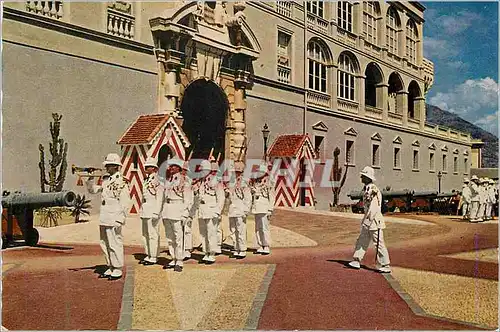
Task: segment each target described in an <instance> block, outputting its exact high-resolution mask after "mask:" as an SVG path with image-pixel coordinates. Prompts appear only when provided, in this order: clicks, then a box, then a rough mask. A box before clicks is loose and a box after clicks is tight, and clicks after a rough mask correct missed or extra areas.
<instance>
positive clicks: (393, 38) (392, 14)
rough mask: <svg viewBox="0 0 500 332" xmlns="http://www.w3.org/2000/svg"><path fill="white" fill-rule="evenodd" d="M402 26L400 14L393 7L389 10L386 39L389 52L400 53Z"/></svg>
mask: <svg viewBox="0 0 500 332" xmlns="http://www.w3.org/2000/svg"><path fill="white" fill-rule="evenodd" d="M399 27H400V23H399V18H398V14H397V13H396V10H395V9H394V8H393V7H390V8H389V10H388V11H387V17H386V40H387V50H388V51H389V53H392V54H398V30H399Z"/></svg>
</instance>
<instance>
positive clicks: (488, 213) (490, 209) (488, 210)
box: [486, 203, 493, 219]
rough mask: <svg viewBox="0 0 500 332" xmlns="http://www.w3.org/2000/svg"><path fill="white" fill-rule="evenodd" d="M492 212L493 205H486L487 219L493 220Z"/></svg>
mask: <svg viewBox="0 0 500 332" xmlns="http://www.w3.org/2000/svg"><path fill="white" fill-rule="evenodd" d="M492 210H493V204H492V203H486V218H488V219H491V218H493V215H492V214H491V212H492Z"/></svg>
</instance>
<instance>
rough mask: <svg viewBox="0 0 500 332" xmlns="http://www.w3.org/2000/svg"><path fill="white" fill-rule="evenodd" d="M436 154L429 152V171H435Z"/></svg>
mask: <svg viewBox="0 0 500 332" xmlns="http://www.w3.org/2000/svg"><path fill="white" fill-rule="evenodd" d="M435 167H436V164H435V162H434V152H432V151H431V152H429V171H435Z"/></svg>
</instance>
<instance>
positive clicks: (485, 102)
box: [422, 1, 498, 136]
mask: <svg viewBox="0 0 500 332" xmlns="http://www.w3.org/2000/svg"><path fill="white" fill-rule="evenodd" d="M422 4H423V5H424V6H425V7H426V10H425V11H424V19H425V23H424V57H425V58H427V59H429V60H431V61H432V62H434V85H433V86H432V88H431V90H430V91H429V93H428V95H427V103H429V104H431V105H434V106H437V107H439V108H441V109H443V110H446V111H450V112H453V113H455V114H457V115H458V116H460V117H461V118H463V119H465V120H467V121H469V122H471V123H474V124H475V125H477V126H479V127H481V128H483V129H485V130H487V131H489V132H491V133H493V134H495V135H496V136H498V2H479V1H477V2H475V1H471V2H430V1H425V2H422Z"/></svg>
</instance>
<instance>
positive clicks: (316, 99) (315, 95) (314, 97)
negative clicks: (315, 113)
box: [307, 91, 331, 108]
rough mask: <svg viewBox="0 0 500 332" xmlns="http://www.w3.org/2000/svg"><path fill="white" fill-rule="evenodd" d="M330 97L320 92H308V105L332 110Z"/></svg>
mask: <svg viewBox="0 0 500 332" xmlns="http://www.w3.org/2000/svg"><path fill="white" fill-rule="evenodd" d="M330 100H331V98H330V95H328V94H326V93H323V92H319V91H307V103H308V104H312V105H316V106H321V107H326V108H330Z"/></svg>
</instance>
